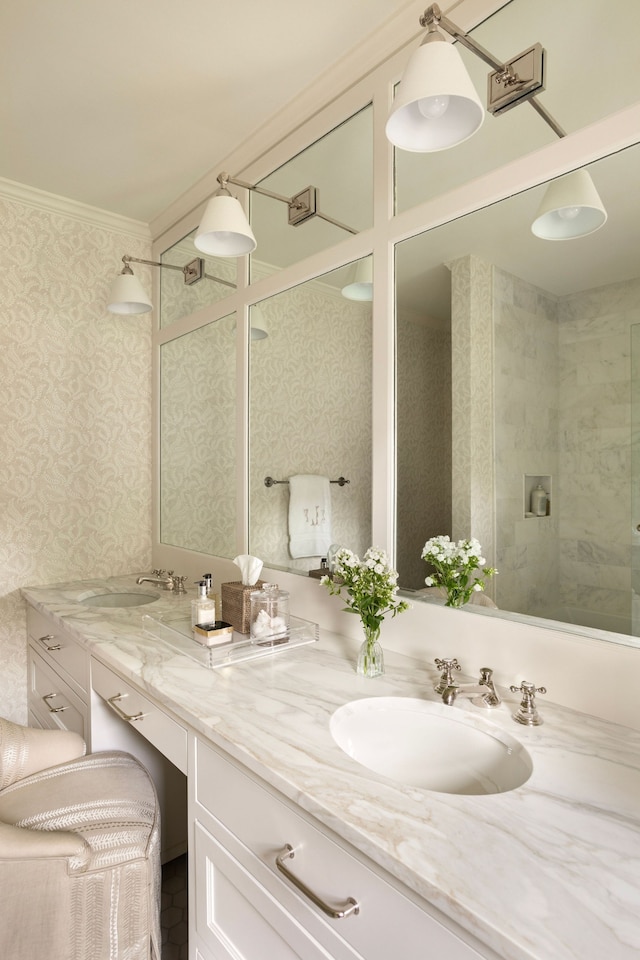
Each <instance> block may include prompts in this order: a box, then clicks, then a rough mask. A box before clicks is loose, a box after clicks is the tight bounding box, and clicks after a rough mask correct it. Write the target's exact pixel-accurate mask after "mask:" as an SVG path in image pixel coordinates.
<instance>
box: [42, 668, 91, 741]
mask: <svg viewBox="0 0 640 960" xmlns="http://www.w3.org/2000/svg"><path fill="white" fill-rule="evenodd" d="M29 710H30V713H32V714H33V715H34V716H35V718H36V719H37V721H38V726H42V727H47V728H49V729H55V728H56V727H57V728H59V729H60V730H72V731H73V732H74V733H78V734H80V736H81V737H82V739H83V740H85V742H86V740H87V732H88V731H87V730H86V726H85V725H86V715H87V707H86V706H85V704H84V703H83V702H82V700H80V698H79V697H77V696H76V695H75V694H74V692H73V691H72V690H71V689H70V687H69V686H68V684H67V683H66V682H65V681H64V680H63V679H62V678H61V677H59V676H58V674H57V673H56V672H55V670H52V669H51V667H50V666H49V664H48V663H46V662H45V661H44V660H43V659H42V657H40V656H38V655H37V654H35V653H34V652H33V651H32V652H31V656H30V657H29Z"/></svg>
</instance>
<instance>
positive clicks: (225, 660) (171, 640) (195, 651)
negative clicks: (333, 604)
mask: <svg viewBox="0 0 640 960" xmlns="http://www.w3.org/2000/svg"><path fill="white" fill-rule="evenodd" d="M142 626H143V629H144V631H145V633H146V634H148V635H149V636H152V637H154V639H156V640H161V641H162V642H163V643H164V644H166V645H167V646H168V647H170V648H171V649H172V650H175V651H177V652H178V653H183V654H184V655H185V656H187V657H190V658H191V659H192V660H195V661H196V662H197V663H201V664H202V665H203V666H205V667H209V668H210V669H211V670H217V669H218V668H219V667H228V666H230V665H231V664H233V663H243V662H244V661H245V660H258V659H262V658H263V657H272V656H274V655H275V654H277V653H285V652H286V651H287V650H292V649H293V648H294V647H301V646H303V645H304V644H305V643H315V642H316V641H317V640H319V628H318V624H317V623H312V622H311V621H310V620H301V619H300V618H299V617H291V618H290V623H289V639H288V640H286V641H285V642H284V643H282V642H280V643H275V644H273V645H268V646H267V645H265V646H260V645H259V644H256V643H251V640H250V639H249V637H248V636H246V634H243V633H237V632H236V631H235V630H234V632H233V639H232V640H230V641H229V642H228V643H221V644H219V645H218V646H215V647H205V646H203V645H202V644H200V643H198V642H197V640H194V639H193V632H192V630H191V620H190V619H186V618H184V619H181V620H172V621H169V622H167V621H166V620H158V619H156V618H155V617H151V616H149V614H145V615H144V616H143V617H142Z"/></svg>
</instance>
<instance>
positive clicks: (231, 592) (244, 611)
mask: <svg viewBox="0 0 640 960" xmlns="http://www.w3.org/2000/svg"><path fill="white" fill-rule="evenodd" d="M263 583H264V580H256V582H255V583H254V584H253V585H252V586H250V587H248V586H246V585H245V584H244V583H242V582H241V581H240V580H236V581H233V582H232V583H223V584H221V586H220V594H221V596H222V619H223V620H226V621H227V623H230V624H232V626H233V629H234V630H237V631H238V633H249V630H250V628H251V594H252V593H253V592H254V591H255V590H260V588H261V587H262V585H263Z"/></svg>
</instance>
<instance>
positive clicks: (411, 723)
mask: <svg viewBox="0 0 640 960" xmlns="http://www.w3.org/2000/svg"><path fill="white" fill-rule="evenodd" d="M330 730H331V735H332V736H333V739H334V740H335V741H336V743H337V744H338V746H339V747H341V748H342V750H344V752H345V753H346V754H348V756H350V757H351V758H352V759H353V760H357V761H358V763H361V764H362V765H363V766H365V767H367V768H368V769H369V770H373V771H374V772H375V773H379V774H382V775H383V776H385V777H389V778H390V779H392V780H396V781H399V782H400V783H406V784H410V785H411V786H415V787H423V788H424V789H425V790H433V791H435V792H437V793H456V794H466V795H478V794H492V793H504V792H505V791H507V790H514V789H515V788H516V787H520V786H522V784H523V783H525V782H526V781H527V780H528V779H529V777H530V776H531V773H532V770H533V764H532V762H531V757H530V756H529V753H528V752H527V750H526V749H525V748H524V747H523V746H522V744H521V743H520V742H519V741H518V740H516V739H515V737H512V736H510V735H509V734H508V733H505V732H504V731H503V730H501V729H500V727H498V726H496V725H495V724H492V723H487V721H486V720H484V718H482V717H476V716H474V715H472V714H470V713H466V712H463V711H461V710H457V709H455V708H453V707H446V706H444V705H442V704H439V703H430V702H428V701H426V700H418V699H414V698H412V697H371V698H368V699H363V700H354V701H352V702H351V703H346V704H345V705H344V706H342V707H339V708H338V710H336V711H335V713H334V714H333V716H332V717H331V720H330Z"/></svg>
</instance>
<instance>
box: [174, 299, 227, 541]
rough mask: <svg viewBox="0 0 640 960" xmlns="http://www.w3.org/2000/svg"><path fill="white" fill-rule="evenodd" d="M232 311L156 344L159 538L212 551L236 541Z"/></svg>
mask: <svg viewBox="0 0 640 960" xmlns="http://www.w3.org/2000/svg"><path fill="white" fill-rule="evenodd" d="M235 333H236V320H235V314H233V315H231V316H229V317H223V318H222V319H221V320H218V321H217V322H215V323H208V324H206V325H205V326H204V327H199V328H198V329H197V330H192V331H191V332H190V333H187V334H184V335H183V336H182V337H177V338H176V339H175V340H170V341H168V342H167V343H164V344H163V345H162V347H161V350H160V363H161V383H162V389H161V396H160V423H161V456H160V490H161V514H160V539H161V541H162V542H163V543H171V544H173V545H174V546H177V547H184V548H185V549H188V550H197V551H199V552H200V553H208V554H212V555H214V556H218V557H230V558H231V559H233V558H234V557H235V556H236V554H237V552H238V551H237V543H236V442H235V440H236V437H235V433H236V336H235Z"/></svg>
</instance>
